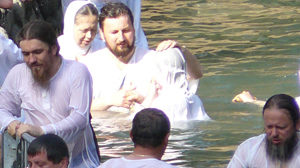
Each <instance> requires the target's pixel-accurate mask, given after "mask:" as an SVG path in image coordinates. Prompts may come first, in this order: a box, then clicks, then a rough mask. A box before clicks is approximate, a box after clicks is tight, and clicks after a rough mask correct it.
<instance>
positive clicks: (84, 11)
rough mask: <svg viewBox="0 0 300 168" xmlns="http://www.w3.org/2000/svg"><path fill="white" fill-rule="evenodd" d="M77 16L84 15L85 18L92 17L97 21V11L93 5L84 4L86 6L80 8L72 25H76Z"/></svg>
mask: <svg viewBox="0 0 300 168" xmlns="http://www.w3.org/2000/svg"><path fill="white" fill-rule="evenodd" d="M79 15H85V16H88V15H93V16H96V17H97V19H98V10H97V8H96V7H95V5H93V4H86V5H84V6H82V7H81V8H80V9H79V10H78V11H77V13H76V15H75V21H74V23H76V20H77V16H79Z"/></svg>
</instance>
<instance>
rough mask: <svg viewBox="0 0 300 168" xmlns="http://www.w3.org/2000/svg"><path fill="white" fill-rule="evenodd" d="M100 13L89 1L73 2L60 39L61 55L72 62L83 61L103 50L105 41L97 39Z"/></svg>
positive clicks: (66, 15) (68, 10)
mask: <svg viewBox="0 0 300 168" xmlns="http://www.w3.org/2000/svg"><path fill="white" fill-rule="evenodd" d="M97 25H98V11H97V8H96V7H95V5H94V4H92V3H90V2H88V1H73V2H71V4H70V5H69V6H68V8H67V11H66V13H65V17H64V31H63V35H61V36H59V37H58V43H59V46H60V54H61V55H62V56H63V57H64V58H66V59H71V60H77V61H79V62H81V61H80V60H81V59H84V57H86V56H88V55H89V54H91V53H93V52H95V51H97V50H99V49H101V48H103V47H104V46H105V45H104V43H103V41H101V40H100V39H97V38H95V36H96V34H97V32H98V30H97V29H98V26H97Z"/></svg>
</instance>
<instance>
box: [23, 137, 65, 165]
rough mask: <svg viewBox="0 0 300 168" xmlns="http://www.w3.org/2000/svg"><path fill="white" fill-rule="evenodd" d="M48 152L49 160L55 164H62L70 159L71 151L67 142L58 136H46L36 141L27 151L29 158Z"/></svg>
mask: <svg viewBox="0 0 300 168" xmlns="http://www.w3.org/2000/svg"><path fill="white" fill-rule="evenodd" d="M44 151H45V152H47V159H48V160H49V161H51V162H53V163H54V164H58V163H60V162H61V161H62V160H63V159H64V158H67V159H69V151H68V147H67V145H66V143H65V141H64V140H63V139H62V138H60V137H59V136H57V135H54V134H45V135H42V136H39V137H37V138H36V139H34V140H33V141H32V142H31V143H30V145H29V147H28V150H27V154H28V156H36V155H37V154H40V153H41V152H44Z"/></svg>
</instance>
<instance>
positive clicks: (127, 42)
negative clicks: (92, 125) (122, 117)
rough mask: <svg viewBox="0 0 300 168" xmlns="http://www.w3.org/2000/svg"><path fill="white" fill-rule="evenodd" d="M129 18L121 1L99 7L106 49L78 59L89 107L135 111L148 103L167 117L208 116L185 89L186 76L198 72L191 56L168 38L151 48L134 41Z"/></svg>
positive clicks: (195, 62)
mask: <svg viewBox="0 0 300 168" xmlns="http://www.w3.org/2000/svg"><path fill="white" fill-rule="evenodd" d="M133 21H134V18H133V15H132V13H131V11H130V9H129V8H128V7H127V6H126V5H124V4H122V3H108V4H106V5H105V6H104V7H103V8H102V9H101V14H100V16H99V24H100V35H101V38H102V39H103V40H105V44H106V48H104V49H101V50H99V51H97V52H95V53H94V54H93V55H91V56H89V57H88V58H86V60H84V61H83V63H84V64H85V65H87V67H88V68H89V70H90V72H91V74H92V77H93V82H94V85H93V86H94V96H95V97H94V100H93V105H92V109H93V110H108V111H119V112H128V111H129V110H131V111H134V112H138V111H139V110H141V109H143V108H146V107H153V108H159V109H161V110H163V111H165V112H166V114H167V115H168V117H169V118H170V120H171V121H174V120H187V119H208V118H209V117H208V116H207V115H206V113H205V110H204V108H203V106H202V102H201V100H200V99H199V98H198V97H196V96H195V95H194V94H193V93H191V92H189V86H188V81H187V76H190V77H191V79H193V80H197V79H199V78H200V77H202V71H201V66H200V64H199V62H198V60H197V59H196V57H195V56H194V55H192V54H191V53H190V52H189V51H188V50H187V49H186V48H185V47H181V46H180V45H179V44H178V43H177V42H176V41H174V40H166V41H164V42H162V43H160V44H159V45H158V47H157V51H154V50H149V49H144V48H140V47H138V46H135V45H134V44H135V29H134V26H133V25H134V23H133ZM178 48H180V49H181V51H180V50H179V49H178ZM162 50H164V51H162ZM158 51H162V52H158ZM182 53H183V54H182ZM185 68H186V69H187V73H186V71H185V70H186V69H185ZM193 98H196V99H195V101H194V99H193ZM166 102H168V103H169V104H168V103H166ZM190 102H192V103H191V104H192V105H191V106H192V107H191V106H190V104H189V103H190ZM170 103H171V104H170ZM166 104H168V105H166ZM193 105H195V106H193ZM193 107H195V108H193Z"/></svg>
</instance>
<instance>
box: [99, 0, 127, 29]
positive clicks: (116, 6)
mask: <svg viewBox="0 0 300 168" xmlns="http://www.w3.org/2000/svg"><path fill="white" fill-rule="evenodd" d="M124 15H125V16H128V17H129V19H130V21H131V25H132V26H133V15H132V12H131V10H130V9H129V8H128V7H127V6H126V5H124V4H123V3H120V2H118V3H107V4H106V5H104V6H103V8H101V13H100V15H99V25H100V28H101V29H103V26H104V20H105V19H107V18H117V17H120V16H124Z"/></svg>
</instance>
